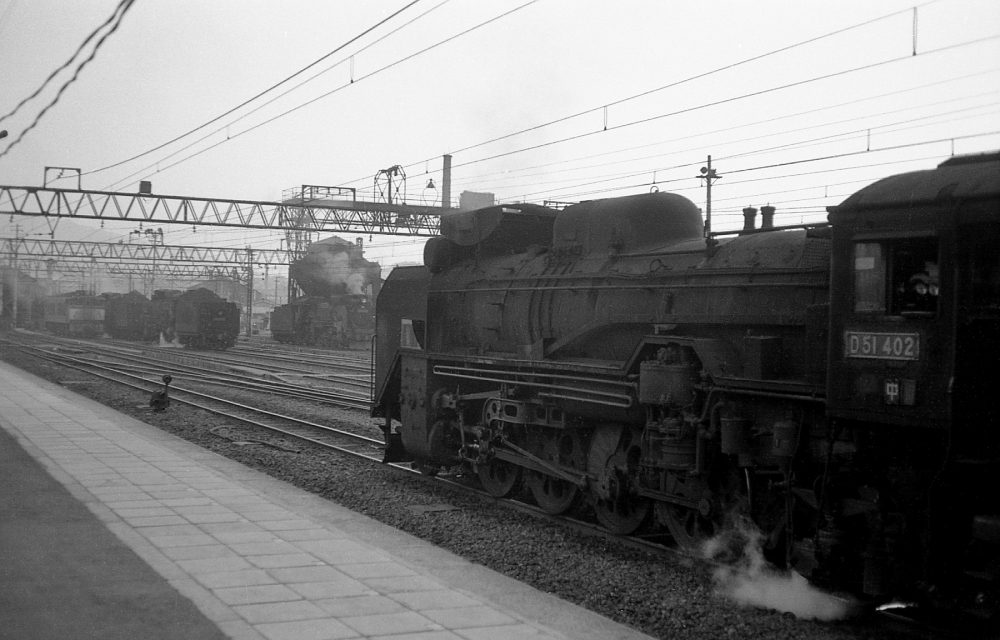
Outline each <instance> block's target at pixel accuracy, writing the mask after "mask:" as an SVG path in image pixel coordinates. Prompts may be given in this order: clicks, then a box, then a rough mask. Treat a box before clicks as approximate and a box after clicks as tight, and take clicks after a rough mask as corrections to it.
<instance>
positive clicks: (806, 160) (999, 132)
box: [517, 130, 1000, 201]
mask: <svg viewBox="0 0 1000 640" xmlns="http://www.w3.org/2000/svg"><path fill="white" fill-rule="evenodd" d="M992 135H1000V130H996V131H986V132H980V133H973V134H968V135H962V136H952V137H948V138H939V139H935V140H924V141H921V142H910V143H905V144H898V145H893V146H891V147H882V148H879V149H865V150H862V151H849V152H845V153H838V154H831V155H826V156H819V157H815V158H804V159H800V160H791V161H788V162H779V163H774V164H769V165H761V166H757V167H749V168H745V169H730V170H728V171H726V175H727V176H728V175H733V174H735V173H745V172H748V171H760V170H762V169H774V168H778V167H787V166H793V165H797V164H805V163H809V162H820V161H823V160H833V159H839V158H848V157H852V156H858V155H863V154H871V153H880V152H885V151H897V150H899V149H908V148H913V147H919V146H926V145H930V144H940V143H944V142H954V141H956V140H967V139H971V138H979V137H984V136H992ZM699 164H701V162H690V163H686V164H682V165H677V166H675V167H671V168H674V169H679V168H684V167H694V166H698V165H699ZM683 179H684V178H680V179H675V180H665V181H662V183H666V182H678V181H680V180H683ZM601 182H604V180H596V181H593V182H589V183H585V184H580V185H575V186H577V187H583V186H587V185H591V184H599V183H601ZM648 186H649V183H648V182H642V183H638V184H630V185H621V186H618V187H614V188H613V189H598V190H593V191H587V192H579V193H569V194H561V195H560V197H563V198H578V197H581V196H588V195H594V194H598V193H607V192H609V191H621V190H624V189H636V188H640V187H648ZM567 188H569V187H567ZM533 195H539V194H537V193H532V194H525V195H522V196H519V197H518V198H519V199H518V200H517V201H526V200H527V198H528V197H529V196H533Z"/></svg>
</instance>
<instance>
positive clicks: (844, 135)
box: [453, 91, 1000, 188]
mask: <svg viewBox="0 0 1000 640" xmlns="http://www.w3.org/2000/svg"><path fill="white" fill-rule="evenodd" d="M996 93H998V92H996V91H990V92H985V93H981V94H977V95H976V96H964V97H961V98H952V99H949V100H943V101H941V102H937V103H931V104H925V105H918V106H914V107H907V108H904V109H897V110H893V111H886V112H883V113H880V114H871V115H864V116H858V117H855V118H847V119H844V120H840V121H837V122H827V123H821V124H817V125H810V126H807V127H800V128H797V129H786V130H782V131H778V132H772V133H767V134H761V135H755V136H748V137H745V138H738V139H732V140H727V141H726V144H727V145H732V144H736V143H741V142H751V141H755V140H762V139H767V138H773V137H777V136H785V135H788V134H791V133H796V132H802V131H809V130H812V129H821V128H826V127H830V126H835V125H838V124H844V123H848V122H853V121H856V120H860V119H867V118H870V117H877V116H879V115H890V114H893V113H900V112H903V111H910V110H915V109H922V108H927V107H929V106H937V105H941V104H947V103H950V102H955V101H958V100H966V99H969V98H970V97H972V98H974V97H983V96H987V95H994V94H996ZM997 104H1000V102H991V103H988V104H983V105H975V106H971V107H966V108H963V109H956V110H952V111H948V112H945V113H934V114H929V115H925V116H920V117H917V118H911V119H909V120H901V121H896V122H891V123H885V124H881V125H873V126H870V127H866V128H863V129H855V130H852V131H845V132H840V133H836V134H830V135H827V136H821V137H818V138H811V139H808V140H800V141H797V142H790V143H786V144H782V145H776V146H774V147H770V148H765V149H754V150H752V151H747V152H744V153H741V154H734V155H730V156H727V159H731V158H735V157H742V156H748V155H757V154H760V153H765V152H771V151H775V150H780V149H791V148H805V147H808V146H814V145H817V144H826V143H831V142H838V141H846V140H850V139H851V138H850V137H849V136H854V137H857V136H858V135H859V134H860V133H862V132H878V133H880V134H882V133H893V132H897V131H902V130H904V129H908V128H915V127H917V126H931V125H934V124H939V123H927V124H925V125H914V126H913V127H905V128H901V127H899V125H902V124H906V123H914V122H920V121H925V120H928V119H932V118H942V117H946V116H953V115H955V114H958V113H962V112H966V111H972V110H977V109H983V108H986V107H994V106H995V105H997ZM984 115H995V113H988V114H972V115H969V116H965V117H963V118H953V119H951V120H949V122H957V121H959V120H961V119H967V118H975V117H983V116H984ZM788 117H791V116H788ZM746 126H747V127H749V126H751V125H746ZM892 127H896V128H892ZM735 128H739V127H735ZM700 135H701V134H695V135H693V136H683V137H680V138H674V139H672V140H668V141H664V143H673V142H678V141H680V140H684V139H689V138H692V137H700ZM658 144H659V143H658ZM702 148H704V145H697V146H696V147H693V148H685V149H679V150H678V149H674V150H671V151H670V152H669V153H666V154H662V153H661V154H656V155H653V156H646V157H642V158H630V159H624V160H619V161H616V162H614V163H604V164H599V165H590V166H584V167H574V168H569V169H563V170H557V171H550V172H545V173H544V174H541V175H549V176H551V175H552V174H553V173H566V172H571V171H581V170H585V169H595V168H601V167H606V166H608V165H610V164H615V165H619V164H626V163H635V162H640V161H643V160H650V159H655V158H662V157H664V156H665V155H666V156H675V155H681V154H685V153H689V152H690V151H694V150H700V149H702ZM691 164H693V163H691ZM685 166H690V164H688V165H685ZM675 168H680V167H652V168H650V167H645V168H642V169H641V170H630V171H627V172H624V173H620V174H617V175H611V176H603V178H605V179H612V178H618V179H621V178H630V177H635V176H637V175H643V174H650V173H659V172H663V171H667V170H669V169H675ZM511 173H513V172H511ZM531 175H538V174H529V175H527V176H521V177H531ZM564 181H565V178H562V179H556V180H548V181H545V182H535V183H528V184H524V183H520V184H518V183H514V184H512V185H510V188H516V187H522V188H523V187H527V186H531V187H537V186H541V185H545V184H553V183H557V182H564ZM453 184H459V185H463V186H469V185H475V184H476V180H474V179H466V180H463V181H460V182H456V183H453Z"/></svg>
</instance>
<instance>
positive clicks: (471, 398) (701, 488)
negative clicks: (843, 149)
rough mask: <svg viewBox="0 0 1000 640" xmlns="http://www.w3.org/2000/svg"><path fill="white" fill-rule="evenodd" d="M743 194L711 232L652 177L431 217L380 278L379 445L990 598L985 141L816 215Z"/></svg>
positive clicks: (817, 566) (998, 308) (996, 161)
mask: <svg viewBox="0 0 1000 640" xmlns="http://www.w3.org/2000/svg"><path fill="white" fill-rule="evenodd" d="M744 213H745V215H746V216H747V224H746V226H745V228H744V230H743V231H742V232H740V233H738V234H732V235H725V234H712V235H711V236H710V237H708V238H705V236H704V229H703V223H702V219H701V214H700V211H699V210H698V209H697V207H696V206H695V205H694V204H693V203H691V202H690V201H688V200H687V199H686V198H683V197H682V196H679V195H675V194H666V193H651V194H642V195H637V196H627V197H623V198H612V199H605V200H596V201H590V202H584V203H581V204H578V205H573V206H570V207H568V208H566V209H564V210H562V211H554V210H550V209H547V208H544V207H538V206H532V205H504V206H498V207H490V208H487V209H479V210H476V211H467V212H457V213H452V214H448V215H446V216H444V217H443V218H442V222H441V236H440V237H437V238H433V239H431V240H430V241H429V242H428V243H427V245H426V248H425V252H424V263H425V266H424V267H412V268H405V269H401V268H397V269H396V270H394V271H393V272H392V273H391V274H390V275H389V278H388V279H387V280H386V282H385V284H384V286H383V288H382V291H381V294H380V296H379V298H378V300H377V307H376V326H377V336H378V337H377V350H376V354H375V363H376V376H375V396H374V401H373V408H372V413H373V415H375V416H381V417H383V418H385V425H386V426H385V430H386V439H387V445H389V446H388V447H387V457H390V458H392V457H396V458H405V459H412V460H414V463H415V464H416V465H418V466H419V467H420V468H422V469H424V470H425V471H427V472H429V473H433V472H435V471H436V470H438V469H440V468H445V467H452V466H463V467H466V468H468V469H471V470H474V471H475V472H476V473H477V474H478V476H479V478H480V479H481V481H482V484H483V486H484V488H486V489H487V490H488V491H489V492H490V493H491V494H493V495H495V496H498V497H499V496H507V495H510V494H512V493H513V492H515V491H517V490H518V489H519V487H521V486H522V483H523V484H525V485H526V486H527V488H528V490H529V491H530V492H531V494H532V495H533V497H534V499H535V500H536V502H537V503H538V504H539V506H540V507H541V508H543V509H544V510H546V511H548V512H550V513H562V512H565V511H567V510H569V509H570V508H572V507H573V506H574V505H575V504H577V503H578V502H579V501H581V500H582V501H584V502H585V503H587V504H588V505H590V507H591V508H592V509H593V511H594V513H595V514H596V516H597V518H598V520H599V521H600V522H601V523H602V524H603V525H604V526H605V527H606V528H607V529H609V530H610V531H612V532H615V533H620V534H629V533H633V532H635V531H638V530H639V529H640V528H642V527H645V526H657V527H663V528H665V529H667V530H668V531H669V532H670V533H671V535H672V536H673V537H674V538H675V539H676V540H677V542H678V544H680V545H682V546H689V547H694V546H697V545H699V544H700V543H701V542H703V541H704V540H706V539H707V538H709V537H710V536H713V535H714V534H716V533H717V532H719V531H720V530H721V529H722V528H723V527H724V526H725V525H726V524H727V522H728V521H729V520H730V519H732V518H737V517H740V518H750V519H752V520H753V521H754V522H755V523H756V525H757V527H758V528H759V529H760V531H761V533H762V539H763V543H764V545H765V550H766V552H767V553H768V555H769V556H770V557H771V558H772V559H773V560H775V561H776V562H778V563H780V564H783V565H785V566H789V567H794V568H795V569H796V570H797V571H799V572H800V573H803V574H804V575H807V576H808V577H810V578H812V579H814V580H816V581H818V582H821V583H826V584H832V585H837V586H840V587H844V588H848V589H851V590H853V591H856V592H863V593H866V594H869V595H871V596H873V597H876V598H887V597H890V596H900V595H902V596H907V597H916V596H919V595H921V594H923V595H926V594H929V593H934V594H938V597H949V598H955V599H956V601H958V600H960V599H963V598H964V600H963V601H964V602H972V601H975V602H977V603H978V606H980V608H981V610H982V612H984V615H995V613H996V610H997V605H996V601H995V599H992V598H995V597H996V594H997V590H996V582H995V580H996V577H997V574H998V564H997V562H996V560H997V556H996V553H995V551H996V549H997V543H1000V517H998V514H1000V505H998V504H997V502H998V500H997V498H996V497H995V495H993V493H994V492H992V491H991V490H990V484H991V482H993V481H995V480H996V478H997V477H998V474H997V471H998V469H997V467H998V445H1000V443H998V434H997V431H996V430H995V429H993V428H991V426H990V425H991V424H992V420H995V416H994V415H993V413H992V411H993V409H992V406H991V404H990V403H989V402H988V396H987V395H986V394H987V393H988V391H989V390H990V387H991V383H990V380H992V377H991V376H990V375H989V374H990V371H989V369H990V368H992V367H993V366H995V363H996V362H997V361H998V356H1000V348H998V337H997V335H998V329H1000V327H998V326H997V325H998V322H1000V257H998V256H1000V253H998V252H997V250H996V247H997V246H998V242H1000V154H990V155H986V156H979V157H971V158H956V159H952V160H949V161H947V162H944V163H942V164H941V165H940V166H939V167H938V168H936V169H934V170H931V171H923V172H915V173H910V174H903V175H900V176H893V177H890V178H886V179H884V180H882V181H879V182H877V183H875V184H873V185H870V186H869V187H866V188H864V189H862V190H861V191H859V192H858V193H856V194H854V195H853V196H851V197H850V198H848V199H847V200H846V201H844V202H843V203H842V204H841V205H839V206H837V207H832V208H831V209H830V215H829V220H830V224H829V225H822V226H814V227H808V228H807V227H805V226H804V225H800V226H798V227H796V228H780V227H778V228H775V227H774V226H773V218H772V216H773V209H767V210H765V211H764V221H763V224H762V225H761V227H760V228H757V226H756V222H755V219H756V213H757V212H756V211H755V210H753V209H747V210H745V211H744ZM963 590H965V591H963ZM968 590H972V591H968ZM970 593H972V594H973V595H975V596H978V597H975V598H974V597H970ZM941 594H948V595H947V596H941Z"/></svg>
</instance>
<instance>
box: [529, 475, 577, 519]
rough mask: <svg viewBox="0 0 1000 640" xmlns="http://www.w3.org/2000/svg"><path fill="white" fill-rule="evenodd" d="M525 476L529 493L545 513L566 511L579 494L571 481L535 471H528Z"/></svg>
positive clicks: (554, 513)
mask: <svg viewBox="0 0 1000 640" xmlns="http://www.w3.org/2000/svg"><path fill="white" fill-rule="evenodd" d="M526 477H527V484H528V489H529V490H530V491H531V495H532V496H534V497H535V502H536V503H538V506H539V507H540V508H541V509H542V511H544V512H545V513H550V514H552V515H559V514H562V513H566V512H567V511H569V509H570V507H572V506H573V503H574V502H576V498H577V495H579V491H578V490H577V488H576V485H575V484H573V483H572V482H567V481H565V480H560V479H559V478H553V477H552V476H550V475H546V474H544V473H539V472H537V471H529V472H528V473H527V476H526Z"/></svg>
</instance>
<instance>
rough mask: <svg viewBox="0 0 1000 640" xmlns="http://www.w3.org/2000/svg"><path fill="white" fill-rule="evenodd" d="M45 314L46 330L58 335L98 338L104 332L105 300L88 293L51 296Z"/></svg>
mask: <svg viewBox="0 0 1000 640" xmlns="http://www.w3.org/2000/svg"><path fill="white" fill-rule="evenodd" d="M44 314H45V315H44V319H45V328H46V329H47V330H48V331H50V332H51V333H54V334H56V335H60V336H74V337H81V338H98V337H100V336H101V334H102V332H103V331H104V299H103V298H100V297H98V296H94V295H90V294H89V293H87V292H86V291H73V292H71V293H62V294H58V295H53V296H49V297H48V298H46V299H45V307H44Z"/></svg>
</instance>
